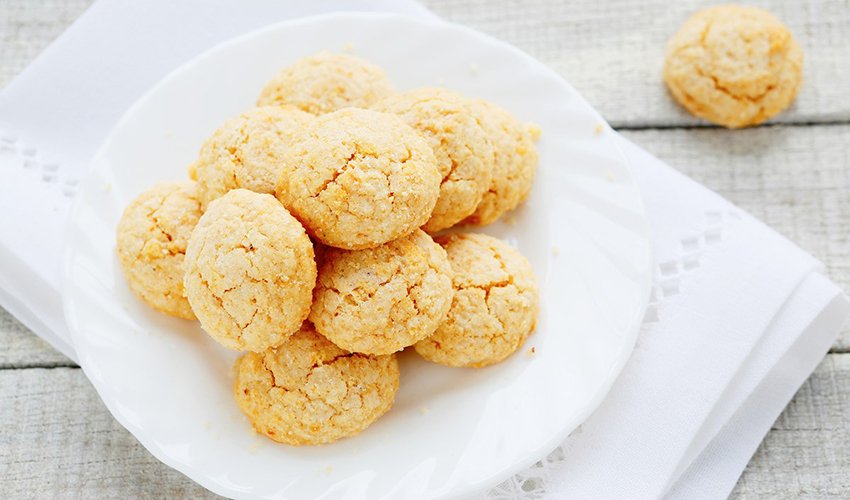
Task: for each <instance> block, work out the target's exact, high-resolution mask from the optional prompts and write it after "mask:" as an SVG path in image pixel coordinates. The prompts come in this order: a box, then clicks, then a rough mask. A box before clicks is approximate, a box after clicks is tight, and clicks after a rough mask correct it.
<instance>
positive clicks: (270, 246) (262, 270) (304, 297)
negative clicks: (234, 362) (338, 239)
mask: <svg viewBox="0 0 850 500" xmlns="http://www.w3.org/2000/svg"><path fill="white" fill-rule="evenodd" d="M184 284H185V289H186V296H187V297H188V298H189V303H190V304H192V310H193V311H195V314H196V315H197V316H198V319H199V320H200V321H201V326H202V327H203V328H204V330H206V332H207V333H209V335H210V336H211V337H212V338H214V339H215V340H217V341H218V342H219V343H221V344H222V345H223V346H225V347H227V348H230V349H236V350H248V351H262V350H264V349H266V348H268V347H274V346H276V345H278V344H280V343H281V342H283V341H284V340H286V339H287V337H289V336H290V335H291V334H292V333H293V332H295V331H296V330H298V328H299V327H300V326H301V322H302V321H304V319H305V318H306V317H307V314H308V313H309V312H310V304H311V302H312V297H313V287H314V286H315V284H316V261H315V260H314V257H313V245H312V243H310V238H308V237H307V233H306V232H304V228H303V227H302V226H301V224H299V223H298V221H297V220H295V219H294V218H293V217H292V216H291V215H289V212H287V211H286V209H285V208H283V207H282V206H281V205H280V203H278V201H277V200H276V199H275V198H274V197H273V196H271V195H269V194H260V193H255V192H253V191H248V190H246V189H234V190H232V191H229V192H228V193H227V194H225V195H224V196H222V197H221V198H218V199H216V200H214V201H213V202H212V203H210V205H209V207H208V208H207V211H206V212H205V213H204V215H203V216H202V217H201V219H200V221H199V222H198V225H197V226H196V227H195V231H194V232H193V233H192V236H191V238H189V246H188V248H187V249H186V275H185V279H184Z"/></svg>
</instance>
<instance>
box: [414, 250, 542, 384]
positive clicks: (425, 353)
mask: <svg viewBox="0 0 850 500" xmlns="http://www.w3.org/2000/svg"><path fill="white" fill-rule="evenodd" d="M437 242H438V243H440V244H441V245H443V247H444V248H445V249H446V252H447V254H448V257H449V262H450V263H451V266H452V270H453V272H454V278H453V280H452V283H453V286H454V289H455V294H454V298H453V300H452V306H451V309H449V313H448V315H447V316H446V319H445V320H444V321H443V323H442V324H441V325H440V326H439V327H438V328H437V331H435V332H434V334H433V335H431V336H430V337H428V338H426V339H425V340H421V341H419V342H418V343H417V344H416V347H415V348H416V352H417V353H419V354H420V355H421V356H422V357H423V358H425V359H427V360H429V361H433V362H435V363H439V364H442V365H447V366H463V367H475V368H478V367H483V366H487V365H491V364H494V363H498V362H499V361H502V360H503V359H505V358H507V357H508V356H509V355H511V354H512V353H513V352H514V351H516V350H517V349H518V348H519V347H520V346H521V345H522V343H523V342H525V339H526V338H527V337H528V336H529V335H530V334H531V332H532V331H533V330H534V326H535V324H536V322H537V313H538V297H537V284H536V280H535V278H534V272H533V271H532V269H531V265H530V264H529V262H528V260H526V258H525V257H523V256H522V255H520V253H519V252H517V251H516V250H515V249H513V248H511V247H510V246H509V245H508V244H507V243H505V242H503V241H501V240H498V239H496V238H493V237H490V236H486V235H483V234H473V233H462V234H451V235H448V236H445V237H439V238H437Z"/></svg>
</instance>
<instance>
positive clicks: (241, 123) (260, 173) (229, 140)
mask: <svg viewBox="0 0 850 500" xmlns="http://www.w3.org/2000/svg"><path fill="white" fill-rule="evenodd" d="M312 119H313V115H310V114H308V113H305V112H303V111H299V110H297V109H295V108H283V107H280V106H264V107H260V108H254V109H252V110H250V111H246V112H245V113H242V114H241V115H239V116H237V117H234V118H231V119H230V120H227V121H226V122H225V123H224V125H222V126H221V127H220V128H219V129H218V130H216V131H215V132H214V133H213V134H212V136H210V138H209V139H207V140H206V141H205V142H204V144H203V146H202V147H201V152H200V154H199V155H198V159H197V160H196V161H195V163H194V164H193V165H192V166H191V167H190V176H191V177H192V178H193V179H195V180H197V181H198V195H199V197H200V199H201V205H202V206H203V207H204V208H206V206H207V205H208V204H209V202H211V201H212V200H214V199H216V198H219V197H220V196H222V195H224V193H226V192H228V191H230V190H231V189H239V188H244V189H250V190H251V191H256V192H258V193H269V194H274V188H275V184H276V183H277V177H278V174H279V171H280V167H281V162H282V161H283V155H284V153H285V152H286V150H287V149H288V148H289V146H290V144H291V142H292V136H293V134H294V133H296V132H297V131H299V130H301V129H303V128H304V127H305V126H306V125H307V123H309V121H310V120H312Z"/></svg>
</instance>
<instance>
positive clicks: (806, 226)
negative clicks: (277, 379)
mask: <svg viewBox="0 0 850 500" xmlns="http://www.w3.org/2000/svg"><path fill="white" fill-rule="evenodd" d="M90 3H91V0H3V1H2V2H0V87H2V86H3V85H5V83H6V82H8V81H10V80H11V79H12V78H14V76H15V75H16V74H17V73H18V72H20V71H21V70H22V69H23V68H24V67H25V66H26V65H27V64H28V63H29V62H30V61H31V60H32V59H33V58H34V57H36V56H37V55H38V53H39V52H40V51H41V50H42V49H44V47H46V46H47V45H48V44H49V43H50V42H51V41H52V40H53V39H54V38H55V37H56V36H58V35H59V34H60V33H61V32H62V30H63V29H64V28H65V27H67V26H68V25H69V24H70V23H71V22H73V21H74V19H75V18H76V17H77V16H78V15H79V14H80V13H82V12H83V11H84V10H85V8H86V7H87V6H88V5H89V4H90ZM425 3H426V4H427V5H428V6H429V7H430V8H432V9H433V10H434V11H435V12H436V13H437V14H439V15H441V16H443V17H445V18H446V19H449V20H451V21H455V22H458V23H462V24H465V25H468V26H471V27H473V28H476V29H478V30H481V31H484V32H486V33H489V34H492V35H495V36H497V37H499V38H502V39H505V40H507V41H509V42H511V43H513V44H515V45H517V46H518V47H520V48H522V49H524V50H525V51H527V52H529V53H531V54H532V55H533V56H535V57H537V58H538V59H540V60H542V61H543V62H545V63H547V64H548V65H550V66H551V67H552V68H554V69H555V70H557V71H558V72H560V73H561V74H563V75H564V76H565V77H566V78H567V79H568V80H569V81H570V82H571V83H572V84H573V85H574V86H575V87H576V88H577V89H578V90H579V91H580V92H581V93H582V94H583V95H584V96H585V97H586V98H587V99H588V100H589V101H590V102H591V103H592V104H593V105H594V106H596V107H597V109H599V110H600V111H601V112H602V114H603V115H604V116H605V117H606V118H607V119H608V121H609V122H610V123H611V124H612V125H613V126H614V127H615V128H617V129H619V130H620V131H622V132H623V134H624V135H625V136H626V137H628V138H629V139H632V140H633V141H635V142H637V143H638V144H641V145H643V146H644V147H646V148H647V149H649V150H650V151H651V152H653V153H654V154H655V155H657V156H659V157H660V158H662V159H664V160H666V161H667V162H669V163H670V164H671V165H674V166H675V167H677V168H678V169H680V170H681V171H682V172H684V173H686V174H687V175H690V176H691V177H693V178H695V179H697V180H698V181H700V182H702V183H704V184H705V185H707V186H709V187H710V188H712V189H714V190H716V191H718V192H719V193H720V194H722V195H723V196H725V197H727V198H729V199H730V200H732V201H733V202H734V203H736V204H738V205H739V206H740V207H742V208H743V209H745V210H747V211H749V212H750V213H752V214H753V215H755V216H756V217H759V218H761V219H762V220H763V221H765V222H766V223H767V224H769V225H770V226H772V227H773V228H774V229H776V230H777V231H779V232H780V233H782V234H784V235H785V236H787V237H788V238H790V239H791V240H793V241H795V242H796V243H797V244H799V245H800V246H802V247H803V248H805V249H806V250H808V251H809V252H811V253H812V254H813V255H815V256H816V257H818V258H819V259H821V260H822V261H823V262H824V264H825V266H826V269H827V272H828V274H829V276H830V277H831V278H832V279H833V280H835V281H836V282H837V283H838V284H839V285H841V286H842V287H844V288H845V289H848V285H850V41H848V38H847V36H848V35H847V33H850V1H848V0H822V1H803V2H801V1H798V0H774V1H756V2H751V3H753V4H756V5H761V6H764V7H767V8H768V9H770V10H772V11H773V12H774V13H775V14H776V15H777V16H778V17H779V18H780V19H782V20H783V21H785V22H786V24H787V25H788V26H789V27H790V28H791V30H792V31H793V32H794V34H795V36H796V37H797V40H798V41H799V43H800V44H801V45H802V47H803V50H804V52H805V56H806V62H805V84H804V86H803V89H802V91H801V93H800V95H799V96H798V99H797V101H796V103H795V105H794V106H793V107H792V108H791V109H790V110H788V111H787V112H785V113H784V114H782V115H781V116H779V117H777V118H776V119H775V120H774V121H773V122H771V124H769V125H766V126H762V127H758V128H753V129H748V130H739V131H728V130H723V129H719V128H715V127H711V126H707V125H706V124H705V123H702V122H699V121H697V120H695V119H693V118H692V117H690V116H688V115H687V114H686V113H684V112H683V111H682V110H680V109H679V108H678V107H677V106H676V105H675V104H674V103H673V102H672V101H671V100H670V98H669V97H668V95H667V94H666V92H665V90H664V87H663V85H662V83H661V79H660V70H661V64H662V60H663V49H664V43H665V41H666V39H667V38H668V37H669V36H670V34H672V33H673V32H674V31H675V30H676V29H677V28H678V26H679V25H680V24H681V23H682V22H683V21H684V20H685V19H686V17H687V16H688V15H689V14H690V13H691V12H693V11H695V10H696V9H698V8H700V7H702V6H705V5H709V4H711V3H712V2H702V1H680V2H667V1H664V0H616V1H605V0H601V1H599V0H580V1H574V2H562V1H544V0H533V1H524V2H521V1H519V0H498V1H493V0H490V1H486V0H459V1H458V0H455V1H452V0H427V1H425ZM0 346H2V347H0V492H2V496H3V497H4V498H20V497H39V498H53V497H87V498H88V497H96V498H101V497H103V498H106V497H121V498H136V497H169V498H172V497H202V496H206V495H208V493H206V492H205V491H204V490H202V489H201V488H200V487H199V486H196V485H195V484H194V483H192V482H191V481H189V480H188V479H186V478H184V477H183V476H182V475H181V474H179V473H177V472H175V471H173V470H171V469H169V468H168V467H166V466H164V465H162V464H160V463H159V462H158V461H156V460H155V459H154V458H153V457H152V456H151V455H150V454H149V453H148V452H147V451H146V450H145V449H144V448H142V446H141V445H139V444H138V443H137V442H136V440H135V439H134V438H133V437H132V436H131V435H130V434H129V433H128V432H127V431H125V430H124V429H123V428H122V427H121V426H120V425H119V424H118V423H117V422H116V421H115V420H114V419H113V418H112V417H111V416H110V414H109V413H108V412H107V410H106V408H105V407H104V406H103V404H102V403H101V402H100V400H99V399H98V397H97V394H96V393H95V391H94V390H93V389H92V387H91V385H90V384H89V383H88V381H87V380H86V378H85V376H84V375H83V373H82V371H81V370H80V369H79V368H78V367H77V366H76V365H75V364H74V363H73V362H71V361H69V360H68V359H67V358H65V357H64V356H62V355H61V354H59V353H57V352H56V351H54V350H53V349H51V348H50V347H49V346H47V345H46V344H45V343H44V342H42V341H41V340H39V339H38V338H37V337H35V336H34V335H33V334H32V333H30V332H29V331H28V330H27V329H26V328H25V327H24V326H22V325H21V324H20V323H18V322H17V321H16V320H15V319H13V318H12V317H11V316H10V315H9V314H8V313H6V312H5V311H3V310H2V309H0ZM733 496H734V497H736V498H848V497H850V328H845V329H844V331H843V332H842V334H841V336H840V338H839V339H838V340H837V341H836V343H835V344H834V346H833V348H832V349H831V350H830V352H829V354H828V355H827V356H826V358H825V359H824V361H823V362H822V363H821V365H820V366H819V367H818V369H817V371H816V372H815V373H814V374H813V375H812V377H811V378H810V379H809V380H808V381H807V382H806V383H805V384H804V385H803V387H802V388H801V389H800V390H799V392H798V393H797V395H796V396H795V398H794V400H793V401H792V402H791V403H790V404H789V405H788V407H787V408H786V409H785V411H784V413H783V414H782V416H781V417H779V419H778V420H777V421H776V423H774V425H773V427H772V429H771V431H770V433H769V434H768V435H767V437H766V438H765V440H764V442H763V443H762V445H761V447H760V448H759V450H758V452H757V453H756V454H755V456H754V457H753V459H752V461H751V462H750V464H749V466H748V467H747V469H746V471H745V472H744V474H743V476H742V477H741V479H740V480H739V482H738V485H737V487H736V489H735V492H734V494H733Z"/></svg>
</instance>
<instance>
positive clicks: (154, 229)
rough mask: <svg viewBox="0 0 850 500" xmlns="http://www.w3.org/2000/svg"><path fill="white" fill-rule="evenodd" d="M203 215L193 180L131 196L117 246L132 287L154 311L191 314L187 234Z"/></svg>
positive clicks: (122, 265)
mask: <svg viewBox="0 0 850 500" xmlns="http://www.w3.org/2000/svg"><path fill="white" fill-rule="evenodd" d="M200 217H201V205H200V203H199V202H198V197H197V190H196V186H195V184H194V183H190V182H181V183H165V184H157V185H156V186H154V187H152V188H150V189H148V190H147V191H145V192H144V193H142V194H141V195H139V196H138V197H137V198H136V199H134V200H133V201H132V202H131V203H130V204H129V205H127V208H125V209H124V213H123V214H122V215H121V220H120V221H119V222H118V229H117V236H116V240H117V244H116V251H117V253H118V260H119V262H120V264H121V270H122V271H123V272H124V276H125V277H126V278H127V283H128V285H129V286H130V289H131V290H132V291H133V292H134V293H135V294H136V295H137V296H138V297H139V298H140V299H142V301H143V302H145V303H146V304H148V305H149V306H151V307H153V308H154V309H156V310H157V311H160V312H163V313H165V314H170V315H172V316H177V317H179V318H185V319H195V314H194V313H193V312H192V308H191V307H190V306H189V301H188V300H186V297H185V295H184V293H183V262H184V258H185V253H186V245H187V243H188V241H189V235H191V234H192V230H193V229H194V228H195V225H196V224H197V223H198V219H199V218H200Z"/></svg>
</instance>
